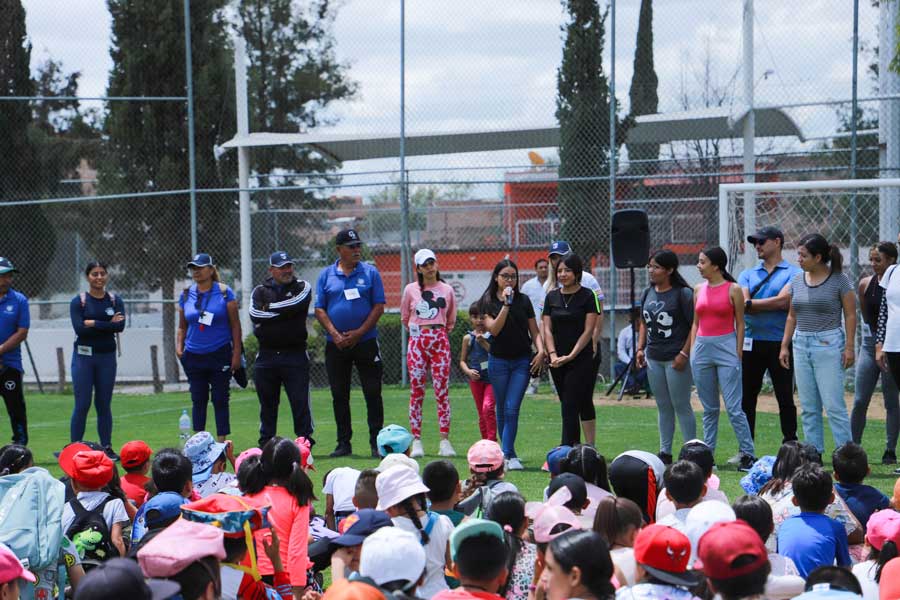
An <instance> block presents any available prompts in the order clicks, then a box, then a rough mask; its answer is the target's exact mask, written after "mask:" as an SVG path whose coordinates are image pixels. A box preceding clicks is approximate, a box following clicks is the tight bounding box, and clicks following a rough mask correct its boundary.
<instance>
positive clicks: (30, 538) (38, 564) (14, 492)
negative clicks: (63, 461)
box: [0, 467, 65, 572]
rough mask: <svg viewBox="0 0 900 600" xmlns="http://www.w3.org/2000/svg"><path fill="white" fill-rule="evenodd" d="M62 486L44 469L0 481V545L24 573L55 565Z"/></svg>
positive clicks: (0, 478) (57, 553)
mask: <svg viewBox="0 0 900 600" xmlns="http://www.w3.org/2000/svg"><path fill="white" fill-rule="evenodd" d="M63 506H65V486H64V485H63V484H62V483H61V482H60V481H57V480H56V479H54V478H53V477H52V476H51V475H50V473H49V472H48V471H47V470H46V469H42V468H40V467H31V468H29V469H25V470H24V471H22V472H21V473H16V474H14V475H4V476H3V477H0V542H2V543H4V544H6V545H7V546H9V548H10V549H11V550H12V551H13V553H14V554H15V555H16V556H17V557H18V558H19V560H20V561H21V562H22V566H24V567H25V568H26V569H28V570H30V571H33V572H36V571H40V570H41V569H46V568H47V567H50V566H53V565H56V562H57V560H59V548H60V543H61V541H62V513H63Z"/></svg>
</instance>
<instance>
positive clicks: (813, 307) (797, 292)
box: [789, 271, 853, 333]
mask: <svg viewBox="0 0 900 600" xmlns="http://www.w3.org/2000/svg"><path fill="white" fill-rule="evenodd" d="M789 289H790V293H791V307H792V308H793V309H794V315H795V316H796V317H797V331H802V332H803V333H816V332H819V331H829V330H831V329H839V328H840V327H841V315H842V313H843V305H842V304H841V298H843V297H844V294H846V293H847V292H852V291H853V284H852V283H850V279H849V278H848V277H847V276H846V275H844V274H843V273H832V274H830V275H829V276H828V278H827V279H826V280H825V281H823V282H822V283H820V284H819V285H816V286H811V285H808V284H807V283H806V276H805V273H803V272H802V271H801V272H800V273H797V274H796V275H794V276H793V277H792V278H791V284H790V288H789Z"/></svg>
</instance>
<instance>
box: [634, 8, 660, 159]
mask: <svg viewBox="0 0 900 600" xmlns="http://www.w3.org/2000/svg"><path fill="white" fill-rule="evenodd" d="M658 87H659V79H658V78H657V76H656V69H655V68H654V65H653V0H641V13H640V18H639V20H638V30H637V43H636V44H635V48H634V74H633V75H632V77H631V90H630V91H629V98H630V100H631V114H632V116H635V117H637V116H640V115H652V114H655V113H656V112H657V110H658V109H659V96H658V95H657V88H658ZM627 147H628V159H629V161H642V160H649V161H655V160H656V159H658V158H659V144H628V146H627ZM656 167H657V164H656V163H655V162H647V163H644V162H636V163H633V165H632V167H631V168H630V171H631V172H632V173H653V172H655V171H656Z"/></svg>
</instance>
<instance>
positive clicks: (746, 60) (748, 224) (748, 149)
mask: <svg viewBox="0 0 900 600" xmlns="http://www.w3.org/2000/svg"><path fill="white" fill-rule="evenodd" d="M743 25H744V27H743V50H744V57H743V74H744V103H745V104H746V105H747V116H746V117H745V119H744V144H743V145H744V159H743V171H744V181H745V182H746V183H753V182H754V181H756V150H755V148H754V143H755V138H756V111H755V109H754V98H753V95H754V94H753V86H754V81H753V0H744V23H743ZM754 231H756V195H755V194H754V193H753V192H744V235H742V236H741V237H739V238H738V239H737V240H735V241H736V243H737V244H740V243H741V240H743V239H744V238H745V237H746V236H748V235H750V234H751V233H753V232H754ZM738 247H739V246H738V245H736V246H735V250H737V248H738ZM725 251H726V252H731V249H730V248H725ZM754 254H755V253H754V252H753V248H751V247H750V246H749V245H747V244H745V245H744V255H743V263H744V264H743V266H742V268H744V267H749V266H750V265H751V264H753V261H754V259H755V256H754ZM731 261H732V267H731V269H732V271H734V272H738V271H740V270H741V269H739V268H737V266H738V265H737V264H736V263H737V262H738V256H737V252H736V251H735V252H734V256H732V257H731Z"/></svg>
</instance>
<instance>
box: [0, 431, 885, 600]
mask: <svg viewBox="0 0 900 600" xmlns="http://www.w3.org/2000/svg"><path fill="white" fill-rule="evenodd" d="M414 439H415V438H414V436H413V435H411V434H410V432H408V431H407V430H406V429H405V428H403V427H400V426H398V425H389V426H387V427H385V428H384V429H383V430H382V431H381V432H380V433H379V435H378V439H377V446H378V452H379V454H380V455H381V457H382V459H381V462H380V463H379V464H378V466H377V468H374V469H365V470H362V471H360V470H357V469H354V468H351V467H339V468H336V469H333V470H331V471H329V472H328V473H325V474H324V477H323V480H322V484H323V486H322V490H321V494H322V495H323V496H324V500H325V514H324V515H317V514H316V513H315V510H314V508H313V501H314V500H316V489H315V487H316V486H315V484H314V483H313V480H312V479H311V477H310V475H311V473H312V472H313V471H314V469H315V467H314V464H313V457H312V453H311V448H310V444H309V442H308V441H307V440H305V439H303V438H298V439H296V440H289V439H284V438H280V437H275V438H272V439H270V440H269V441H268V442H266V443H265V444H264V446H263V447H262V448H251V449H248V450H245V451H243V452H241V453H239V454H238V455H237V456H235V449H234V447H233V444H232V443H231V442H227V441H226V442H217V441H215V439H214V438H213V437H212V436H211V435H210V434H209V433H208V432H200V433H197V434H195V435H194V436H193V437H191V438H190V439H189V440H187V442H186V444H185V446H184V448H183V449H178V448H164V449H160V450H157V451H156V452H153V450H152V449H151V448H150V447H149V446H148V445H147V444H146V443H144V442H142V441H139V440H136V441H132V442H128V443H127V444H125V446H123V447H122V449H121V453H120V457H121V465H120V466H121V467H122V468H123V469H124V471H125V473H124V475H122V476H121V478H120V477H119V474H118V471H117V468H116V465H115V464H114V463H113V462H112V461H111V460H110V458H109V457H108V456H107V455H106V453H105V452H104V451H103V449H102V448H101V447H99V446H98V445H96V444H92V443H81V442H75V443H72V444H69V445H67V446H66V447H64V448H62V450H61V451H60V452H59V454H58V461H59V466H60V468H61V469H62V471H63V473H64V474H65V476H64V477H63V478H62V479H61V480H55V479H53V478H52V477H51V476H50V474H49V473H48V472H47V471H46V470H44V469H42V468H39V467H35V466H34V461H33V457H32V456H31V453H30V451H29V450H28V449H27V448H25V447H24V446H19V445H10V446H6V447H3V448H0V600H5V599H7V598H9V599H15V598H25V599H27V600H31V599H32V598H35V599H38V600H49V599H52V598H64V597H72V598H75V599H76V600H105V599H114V598H115V599H120V598H147V599H165V598H176V599H184V600H195V599H219V598H222V599H248V600H279V599H280V600H286V599H292V600H345V599H347V600H392V599H394V598H397V599H401V600H407V599H409V600H412V599H423V600H431V599H435V600H501V599H505V600H544V599H549V600H564V599H567V598H580V599H591V600H593V599H610V600H611V599H613V598H615V599H616V600H632V599H635V600H638V599H641V600H649V599H659V600H663V599H671V600H679V599H681V600H712V599H713V598H720V599H721V600H737V599H742V598H748V599H757V598H767V599H771V600H783V599H787V598H795V597H799V598H803V599H804V600H809V599H816V598H845V597H846V598H864V599H865V600H874V599H876V598H881V599H891V600H894V599H900V512H897V511H896V510H895V507H897V506H898V502H897V500H898V499H900V498H894V499H889V498H887V497H886V496H885V495H884V494H882V493H881V492H879V491H878V490H876V489H875V488H872V487H871V486H868V485H866V484H865V483H864V480H865V478H866V477H867V475H868V474H869V466H868V458H867V456H866V453H865V451H864V450H863V449H862V448H860V447H859V446H858V445H856V444H854V443H852V442H849V443H847V444H845V445H843V446H841V447H839V448H838V449H837V450H835V452H834V454H833V455H832V464H833V467H834V473H833V474H829V473H828V472H826V471H825V470H824V468H823V466H822V461H821V457H820V456H819V454H818V453H817V452H816V451H815V449H814V448H812V447H811V446H809V445H806V444H804V443H800V442H796V441H792V442H786V443H785V444H784V445H783V446H782V448H781V449H780V450H779V452H778V455H777V456H776V457H766V458H763V459H761V460H760V461H759V462H758V464H757V465H755V466H754V469H753V470H751V473H750V474H748V476H747V477H745V479H744V480H742V486H743V487H744V488H745V490H747V491H748V493H747V494H746V495H743V496H741V497H739V498H736V499H734V501H733V502H729V499H728V498H727V497H726V495H725V494H724V493H723V491H722V490H720V489H718V485H719V481H718V478H717V477H716V475H715V472H714V464H713V452H712V450H711V449H710V448H709V447H708V446H706V445H705V444H704V443H703V442H702V441H699V440H691V441H688V442H687V443H685V444H684V445H683V447H682V448H681V450H680V453H679V454H678V459H677V460H676V461H674V462H673V463H672V464H670V465H668V466H664V465H663V464H662V462H661V461H660V459H659V458H658V457H656V456H655V455H653V454H650V453H647V452H642V451H628V452H625V453H623V454H621V455H619V456H617V457H615V458H614V459H613V460H612V461H610V462H609V463H607V460H606V459H605V457H603V456H602V455H601V454H599V453H598V452H597V450H596V449H595V448H593V447H592V446H587V445H576V446H574V447H558V448H554V449H552V450H550V451H549V452H548V454H547V462H546V464H545V465H544V469H545V470H546V471H547V472H548V474H549V478H550V479H549V482H548V485H547V487H546V489H545V490H544V497H543V498H542V499H540V500H535V501H531V502H526V498H525V497H523V495H522V494H521V493H520V492H519V491H518V489H517V488H516V486H515V485H514V484H513V483H512V482H510V481H508V480H507V479H506V472H505V461H504V455H503V451H502V449H501V448H500V446H499V445H498V444H497V442H495V441H493V440H486V439H485V440H480V441H478V442H476V443H475V444H473V445H472V446H471V447H470V448H469V450H468V452H467V456H466V458H467V462H468V467H469V472H468V473H466V474H465V476H464V477H463V476H461V474H460V473H459V472H458V471H457V469H456V466H455V465H454V463H453V462H451V461H449V460H446V459H440V460H435V461H433V462H429V463H428V464H426V465H424V468H420V465H419V463H418V462H417V461H416V460H415V459H414V458H412V457H411V456H410V454H411V453H412V451H413V442H414ZM895 496H900V482H898V486H897V490H896V492H895ZM24 515H29V517H28V518H25V517H24ZM326 581H327V582H329V585H327V586H326V585H325V582H326Z"/></svg>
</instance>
